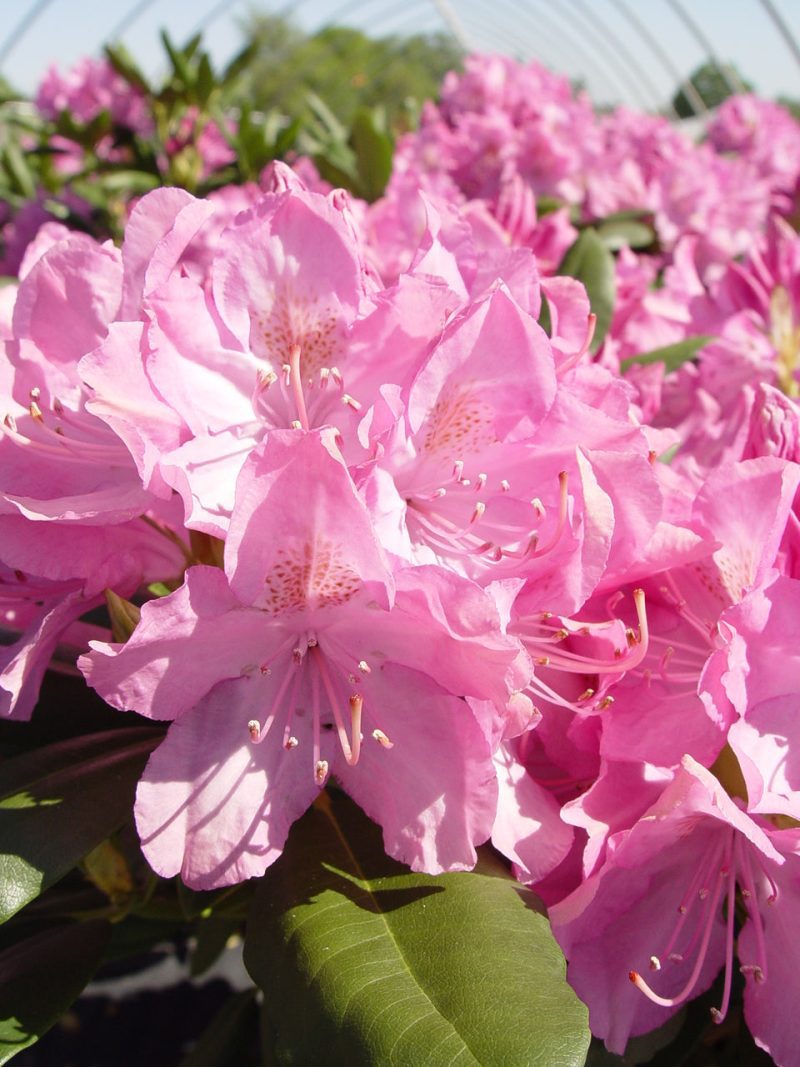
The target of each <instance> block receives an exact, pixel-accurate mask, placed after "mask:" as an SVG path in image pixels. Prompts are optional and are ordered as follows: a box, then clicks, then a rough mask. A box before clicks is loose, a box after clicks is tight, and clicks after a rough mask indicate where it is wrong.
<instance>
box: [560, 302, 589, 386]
mask: <svg viewBox="0 0 800 1067" xmlns="http://www.w3.org/2000/svg"><path fill="white" fill-rule="evenodd" d="M596 326H597V315H595V314H594V313H591V314H590V315H589V317H588V319H587V323H586V336H585V337H584V340H583V344H582V345H581V347H580V349H579V351H578V352H575V353H574V354H573V355H571V356H570V357H569V358H568V359H565V360H564V362H563V363H562V364H561V365H560V366H559V367H558V368H557V369H556V374H557V375H558V376H561V375H562V374H564V373H566V371H568V370H572V368H573V367H574V366H575V364H576V363H578V362H579V360H581V359H582V358H583V356H585V355H586V353H587V352H588V351H589V346H590V345H591V343H592V340H593V338H594V331H595V327H596Z"/></svg>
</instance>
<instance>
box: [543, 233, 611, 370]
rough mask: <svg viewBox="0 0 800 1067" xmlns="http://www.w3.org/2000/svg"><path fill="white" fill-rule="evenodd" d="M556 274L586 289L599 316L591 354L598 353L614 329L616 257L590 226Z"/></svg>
mask: <svg viewBox="0 0 800 1067" xmlns="http://www.w3.org/2000/svg"><path fill="white" fill-rule="evenodd" d="M556 274H567V275H569V276H570V277H571V278H577V279H578V281H580V282H583V284H584V285H585V286H586V292H587V293H588V294H589V303H590V304H591V307H592V311H593V312H594V313H595V315H596V316H597V325H596V326H595V331H594V338H593V339H592V345H591V350H592V352H596V351H597V349H598V348H599V347H600V345H601V344H602V342H603V338H604V337H605V335H606V334H607V333H608V329H609V327H610V326H611V318H612V316H613V314H614V302H615V301H616V297H617V286H616V279H615V275H614V257H613V256H612V255H611V252H609V250H608V248H607V247H606V245H605V244H604V243H603V241H602V240H601V239H600V238H599V237H598V235H597V231H596V230H594V229H592V227H589V228H588V229H586V230H584V231H583V233H582V234H581V235H580V237H579V238H578V239H577V241H575V243H574V244H573V245H572V246H571V247H570V248H568V249H567V252H566V255H565V256H564V258H563V260H562V261H561V265H560V266H559V268H558V270H557V271H556Z"/></svg>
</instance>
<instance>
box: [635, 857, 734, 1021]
mask: <svg viewBox="0 0 800 1067" xmlns="http://www.w3.org/2000/svg"><path fill="white" fill-rule="evenodd" d="M722 884H723V876H722V875H721V874H720V875H718V876H717V878H716V880H715V885H714V891H713V893H712V894H711V898H710V903H709V904H708V905H707V906H706V909H705V912H706V916H705V925H704V927H703V937H702V941H701V943H700V949H699V951H698V954H697V959H696V961H695V965H694V967H693V968H692V973H691V974H690V975H689V978H688V979H687V981H686V984H685V985H684V987H683V989H681V991H680V992H679V993H676V994H675V996H674V997H661V996H659V995H658V993H656V992H655V991H654V990H652V989H651V988H650V986H649V985H648V984H647V982H646V981H645V980H644V978H642V976H641V975H640V974H639V972H638V971H629V972H628V977H629V978H630V980H631V981H632V982H633V984H634V985H635V986H636V988H637V989H639V990H641V992H642V993H644V995H645V996H646V997H647V998H648V1000H652V1002H653V1003H654V1004H659V1005H660V1006H661V1007H662V1008H674V1007H677V1005H679V1004H682V1003H683V1001H684V1000H686V999H687V998H688V996H689V994H690V993H691V992H692V990H693V989H694V987H695V986H696V985H697V980H698V979H699V977H700V971H701V970H702V968H703V963H704V962H705V958H706V953H707V952H708V944H709V941H710V940H711V934H712V931H713V929H714V920H715V919H716V917H717V907H718V905H719V900H720V896H721V894H722Z"/></svg>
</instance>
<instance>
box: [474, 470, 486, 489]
mask: <svg viewBox="0 0 800 1067" xmlns="http://www.w3.org/2000/svg"><path fill="white" fill-rule="evenodd" d="M484 485H486V475H485V474H479V475H478V477H477V478H476V479H475V492H476V493H478V492H480V490H481V489H483V487H484Z"/></svg>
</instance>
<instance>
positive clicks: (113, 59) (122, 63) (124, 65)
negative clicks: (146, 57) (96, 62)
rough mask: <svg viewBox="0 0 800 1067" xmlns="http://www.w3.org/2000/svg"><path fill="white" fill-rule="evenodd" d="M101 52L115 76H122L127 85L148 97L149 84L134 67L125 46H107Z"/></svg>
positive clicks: (137, 68) (134, 64)
mask: <svg viewBox="0 0 800 1067" xmlns="http://www.w3.org/2000/svg"><path fill="white" fill-rule="evenodd" d="M103 51H104V52H105V54H106V59H108V61H109V63H110V64H111V66H112V67H113V68H114V70H115V71H116V72H117V74H120V75H122V77H123V78H124V79H125V81H127V82H128V84H129V85H132V86H133V87H134V88H135V89H140V90H141V91H142V92H143V93H147V94H148V95H149V94H151V93H152V89H151V88H150V83H149V82H148V80H147V78H145V76H144V74H142V72H141V70H140V69H139V67H138V66H137V65H136V61H135V60H134V58H133V56H132V55H131V54H130V52H129V51H128V49H127V48H126V47H125V45H123V44H120V43H117V44H113V45H112V44H108V45H106V47H105V48H104V49H103Z"/></svg>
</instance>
